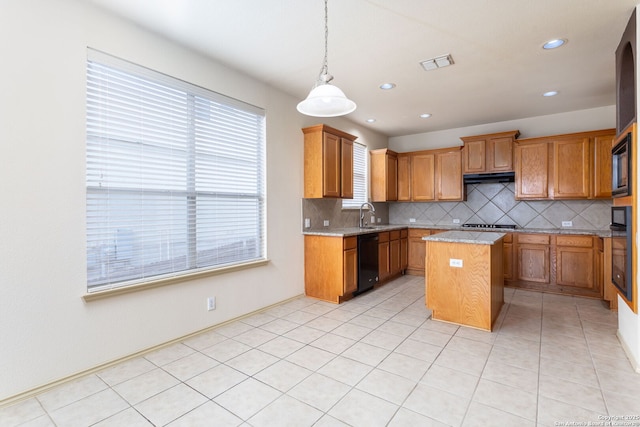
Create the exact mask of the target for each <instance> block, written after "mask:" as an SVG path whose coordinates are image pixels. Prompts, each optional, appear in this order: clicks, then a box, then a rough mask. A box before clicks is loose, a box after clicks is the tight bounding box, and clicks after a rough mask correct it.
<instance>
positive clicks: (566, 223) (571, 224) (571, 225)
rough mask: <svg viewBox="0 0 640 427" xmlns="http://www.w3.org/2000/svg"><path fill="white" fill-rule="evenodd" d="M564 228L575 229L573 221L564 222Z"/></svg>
mask: <svg viewBox="0 0 640 427" xmlns="http://www.w3.org/2000/svg"><path fill="white" fill-rule="evenodd" d="M562 226H563V227H573V221H562Z"/></svg>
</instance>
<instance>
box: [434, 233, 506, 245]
mask: <svg viewBox="0 0 640 427" xmlns="http://www.w3.org/2000/svg"><path fill="white" fill-rule="evenodd" d="M504 236H506V234H505V233H498V232H495V231H445V232H444V233H438V234H434V235H431V236H425V237H423V238H422V240H426V241H428V242H448V243H470V244H473V245H493V244H494V243H495V242H497V241H498V240H500V239H502V238H503V237H504Z"/></svg>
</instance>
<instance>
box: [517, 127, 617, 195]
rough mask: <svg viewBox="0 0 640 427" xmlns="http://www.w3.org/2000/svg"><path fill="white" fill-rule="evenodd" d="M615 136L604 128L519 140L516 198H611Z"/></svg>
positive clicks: (612, 131) (613, 132) (612, 130)
mask: <svg viewBox="0 0 640 427" xmlns="http://www.w3.org/2000/svg"><path fill="white" fill-rule="evenodd" d="M614 138H615V131H614V129H604V130H600V131H591V132H580V133H574V134H566V135H555V136H546V137H541V138H529V139H522V140H519V141H517V142H516V147H515V187H516V188H515V189H516V200H569V199H601V198H602V199H607V198H611V143H612V142H613V140H614Z"/></svg>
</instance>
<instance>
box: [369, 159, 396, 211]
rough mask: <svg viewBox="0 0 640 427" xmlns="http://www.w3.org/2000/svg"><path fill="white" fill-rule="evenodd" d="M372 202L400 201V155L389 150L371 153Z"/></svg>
mask: <svg viewBox="0 0 640 427" xmlns="http://www.w3.org/2000/svg"><path fill="white" fill-rule="evenodd" d="M369 156H370V160H371V161H370V165H371V167H370V171H371V201H372V202H389V201H396V200H398V155H397V154H396V153H395V152H394V151H391V150H389V149H386V148H383V149H381V150H371V151H369Z"/></svg>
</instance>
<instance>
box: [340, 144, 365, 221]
mask: <svg viewBox="0 0 640 427" xmlns="http://www.w3.org/2000/svg"><path fill="white" fill-rule="evenodd" d="M367 181H368V180H367V146H366V145H364V144H360V143H357V142H354V143H353V199H342V208H345V209H351V208H360V206H361V205H362V204H363V203H364V202H367V201H368V200H369V192H368V186H367Z"/></svg>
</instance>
